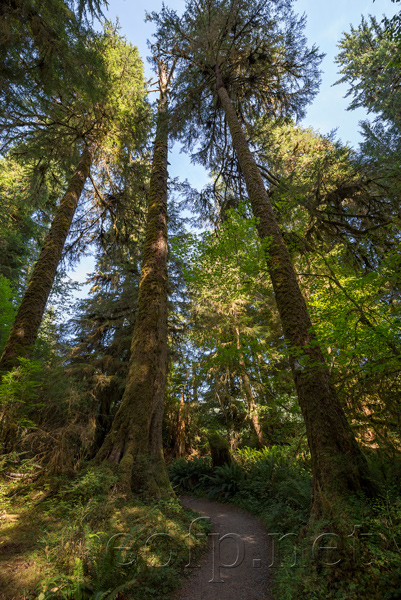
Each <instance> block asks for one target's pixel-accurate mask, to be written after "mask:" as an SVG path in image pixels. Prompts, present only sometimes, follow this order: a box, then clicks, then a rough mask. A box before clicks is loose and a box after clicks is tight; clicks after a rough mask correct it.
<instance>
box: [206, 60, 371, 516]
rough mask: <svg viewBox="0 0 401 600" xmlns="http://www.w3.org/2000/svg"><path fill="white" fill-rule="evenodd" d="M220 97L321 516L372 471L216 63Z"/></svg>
mask: <svg viewBox="0 0 401 600" xmlns="http://www.w3.org/2000/svg"><path fill="white" fill-rule="evenodd" d="M216 84H217V91H218V95H219V98H220V101H221V104H222V107H223V110H224V112H225V116H226V120H227V123H228V126H229V129H230V133H231V137H232V141H233V146H234V149H235V152H236V154H237V158H238V161H239V164H240V167H241V170H242V173H243V175H244V178H245V183H246V188H247V192H248V196H249V201H250V203H251V207H252V211H253V214H254V216H255V217H256V220H257V230H258V235H259V237H260V239H261V241H262V244H263V246H264V249H265V255H266V261H267V267H268V270H269V274H270V277H271V281H272V284H273V290H274V294H275V298H276V303H277V307H278V311H279V314H280V319H281V324H282V327H283V332H284V335H285V339H286V343H287V347H288V351H289V360H290V364H291V369H292V374H293V378H294V382H295V386H296V390H297V395H298V399H299V403H300V407H301V410H302V414H303V417H304V420H305V425H306V432H307V437H308V443H309V448H310V452H311V460H312V474H313V503H314V510H315V511H317V512H320V507H321V506H322V501H323V498H322V495H323V496H324V495H325V494H326V493H327V492H328V491H330V493H332V494H335V493H336V492H338V494H339V495H344V494H346V493H347V492H349V491H359V490H364V491H366V492H367V493H372V491H373V484H372V483H371V480H370V478H369V469H368V465H367V462H366V459H365V457H364V456H363V454H362V452H361V450H360V448H359V446H358V444H357V442H356V440H355V437H354V435H353V432H352V430H351V427H350V425H349V423H348V421H347V419H346V416H345V414H344V411H343V409H342V407H341V404H340V402H339V400H338V397H337V395H336V392H335V390H334V387H333V385H332V382H331V378H330V374H329V372H328V369H327V367H326V365H325V361H324V357H323V354H322V351H321V349H320V347H319V344H318V342H317V340H316V337H315V334H314V332H313V328H312V324H311V321H310V318H309V314H308V310H307V307H306V303H305V300H304V297H303V295H302V292H301V290H300V288H299V285H298V281H297V278H296V274H295V270H294V267H293V265H292V263H291V258H290V255H289V252H288V249H287V247H286V245H285V243H284V241H283V238H282V235H281V232H280V229H279V227H278V223H277V221H276V218H275V215H274V213H273V209H272V206H271V203H270V199H269V196H268V193H267V191H266V189H265V186H264V184H263V180H262V177H261V174H260V171H259V169H258V167H257V165H256V162H255V160H254V158H253V155H252V153H251V151H250V149H249V146H248V143H247V141H246V139H245V135H244V133H243V130H242V127H241V125H240V122H239V120H238V117H237V114H236V111H235V109H234V107H233V105H232V103H231V100H230V97H229V95H228V92H227V89H226V88H225V86H224V82H223V79H222V75H221V72H220V68H219V66H218V65H216Z"/></svg>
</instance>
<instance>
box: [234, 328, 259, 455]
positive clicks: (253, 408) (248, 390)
mask: <svg viewBox="0 0 401 600" xmlns="http://www.w3.org/2000/svg"><path fill="white" fill-rule="evenodd" d="M234 331H235V338H236V343H237V351H238V364H239V367H240V372H241V379H242V384H243V386H244V390H245V396H246V400H247V403H248V414H249V418H250V421H251V423H252V426H253V429H254V431H255V433H256V437H257V438H258V443H259V446H260V447H261V448H263V446H264V445H265V439H264V435H263V431H262V427H261V426H260V420H259V414H258V407H257V404H256V402H255V398H254V396H253V391H252V386H251V380H250V379H249V375H248V371H247V370H246V364H245V360H244V354H243V352H242V348H241V339H240V333H239V329H238V327H234Z"/></svg>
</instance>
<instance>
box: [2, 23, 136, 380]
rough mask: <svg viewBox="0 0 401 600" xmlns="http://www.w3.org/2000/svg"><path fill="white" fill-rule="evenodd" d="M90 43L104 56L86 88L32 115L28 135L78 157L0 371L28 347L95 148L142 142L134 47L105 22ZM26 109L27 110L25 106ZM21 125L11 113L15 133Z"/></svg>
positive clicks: (25, 352)
mask: <svg viewBox="0 0 401 600" xmlns="http://www.w3.org/2000/svg"><path fill="white" fill-rule="evenodd" d="M92 43H93V44H94V46H95V48H96V50H97V51H98V52H99V53H101V55H102V56H103V60H104V65H105V69H104V70H102V71H100V73H98V77H100V79H96V78H94V76H93V73H90V74H88V75H91V77H90V79H89V82H87V87H86V88H85V89H86V90H87V93H85V89H84V90H81V93H76V91H75V90H73V91H72V94H71V96H70V97H68V98H60V97H59V98H56V99H55V100H54V101H53V105H52V110H51V111H50V114H49V113H44V114H42V115H41V119H40V120H37V119H36V120H35V119H33V120H32V133H31V135H32V137H33V140H34V142H35V143H36V144H37V145H39V147H41V145H42V144H43V138H44V141H45V142H46V143H47V144H50V143H53V144H55V143H56V142H57V141H58V142H64V143H68V141H69V140H72V141H73V142H74V146H75V147H76V148H77V149H80V151H81V156H80V158H79V161H78V164H77V165H76V168H75V171H74V173H73V175H72V177H71V179H70V181H69V183H68V186H67V189H66V192H65V194H64V197H63V199H62V201H61V202H60V205H59V207H58V209H57V211H56V214H55V217H54V220H53V223H52V226H51V228H50V231H49V233H48V235H47V237H46V240H45V242H44V245H43V248H42V251H41V254H40V256H39V258H38V261H37V262H36V264H35V267H34V270H33V273H32V277H31V279H30V282H29V284H28V288H27V290H26V292H25V294H24V297H23V299H22V302H21V304H20V306H19V309H18V312H17V315H16V318H15V322H14V325H13V328H12V330H11V333H10V336H9V339H8V341H7V344H6V347H5V349H4V352H3V355H2V358H1V362H0V369H1V370H10V369H11V368H12V367H14V366H16V365H17V364H18V357H19V356H28V355H29V353H30V351H31V350H32V346H33V344H34V342H35V339H36V336H37V332H38V328H39V325H40V322H41V320H42V316H43V313H44V310H45V306H46V302H47V299H48V296H49V294H50V291H51V288H52V285H53V281H54V278H55V275H56V272H57V267H58V264H59V262H60V260H61V257H62V252H63V248H64V244H65V240H66V238H67V235H68V233H69V229H70V226H71V223H72V220H73V217H74V214H75V211H76V209H77V205H78V201H79V198H80V196H81V194H82V191H83V189H84V185H85V182H86V180H87V178H88V176H89V174H90V169H91V166H92V163H93V160H94V156H95V153H96V151H97V150H99V151H100V149H101V148H107V146H108V145H112V144H117V143H119V144H129V145H130V147H131V151H134V150H135V147H137V146H138V145H141V144H142V143H143V141H144V135H145V132H146V126H147V122H148V110H147V105H146V102H145V100H144V90H145V88H144V79H143V70H142V64H141V61H140V59H139V57H138V53H137V50H136V49H135V48H132V47H130V46H128V45H127V44H126V43H125V42H124V41H123V40H122V39H121V38H119V37H118V36H117V34H116V32H115V31H114V30H113V29H112V28H111V27H108V29H106V32H105V34H104V35H103V36H99V37H95V38H94V39H93V41H92ZM94 92H95V93H94ZM74 100H75V102H74ZM27 110H28V112H29V110H30V108H29V106H28V109H27ZM81 115H82V116H81ZM21 127H22V124H21V122H20V119H19V117H18V116H17V118H16V119H15V129H16V130H17V135H19V134H18V130H19V129H21Z"/></svg>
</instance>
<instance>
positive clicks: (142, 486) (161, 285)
mask: <svg viewBox="0 0 401 600" xmlns="http://www.w3.org/2000/svg"><path fill="white" fill-rule="evenodd" d="M159 79H160V100H159V108H158V115H157V127H156V139H155V145H154V151H153V163H152V173H151V178H150V185H149V195H148V215H147V225H146V239H145V245H144V253H143V262H142V271H141V279H140V283H139V297H138V314H137V318H136V321H135V328H134V333H133V339H132V345H131V359H130V366H129V371H128V376H127V381H126V387H125V391H124V394H123V397H122V400H121V405H120V407H119V409H118V411H117V414H116V416H115V418H114V421H113V425H112V427H111V430H110V432H109V434H108V435H107V437H106V439H105V441H104V443H103V445H102V447H101V448H100V450H99V452H98V454H97V456H96V459H95V461H96V462H97V463H99V462H101V461H104V460H109V461H111V462H114V463H118V473H119V487H120V489H121V490H122V491H125V492H129V491H130V490H135V491H138V490H144V491H146V492H147V493H148V494H151V495H154V496H159V495H160V494H162V493H165V492H167V493H169V492H170V490H171V488H170V484H169V481H168V477H167V471H166V467H165V463H164V458H163V447H162V419H163V409H164V390H165V382H166V362H167V283H168V282H167V175H168V173H167V142H168V110H167V86H168V75H167V70H166V67H165V65H163V64H160V65H159Z"/></svg>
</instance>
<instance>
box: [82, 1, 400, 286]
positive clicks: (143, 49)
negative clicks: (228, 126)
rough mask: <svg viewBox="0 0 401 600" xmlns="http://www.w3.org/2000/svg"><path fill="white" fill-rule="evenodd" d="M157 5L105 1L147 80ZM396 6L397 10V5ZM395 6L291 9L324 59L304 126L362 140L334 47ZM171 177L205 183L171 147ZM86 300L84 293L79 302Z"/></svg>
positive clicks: (178, 6) (178, 4)
mask: <svg viewBox="0 0 401 600" xmlns="http://www.w3.org/2000/svg"><path fill="white" fill-rule="evenodd" d="M165 3H166V4H167V5H168V6H169V7H170V8H173V9H175V10H177V12H179V13H180V12H181V11H182V10H183V8H184V6H185V2H184V0H170V1H169V0H166V2H165ZM161 4H162V1H161V0H109V9H108V11H107V13H106V16H107V18H108V19H111V20H112V21H115V20H116V18H117V17H118V18H119V21H120V25H121V33H122V34H123V35H125V36H126V38H127V39H128V40H129V41H130V42H131V43H132V44H133V45H135V46H138V48H139V52H140V53H141V55H142V57H143V59H144V64H145V71H146V76H147V77H149V78H151V77H153V73H152V66H151V64H149V63H148V62H147V61H146V56H148V54H149V49H148V46H147V40H148V39H151V37H152V33H153V25H152V23H149V22H146V23H145V13H146V12H151V11H156V12H157V11H158V10H159V9H160V7H161ZM398 6H399V5H398ZM396 7H397V4H393V3H392V2H391V0H376V2H373V0H335V1H327V0H297V1H296V2H295V3H294V10H295V12H297V13H299V14H302V13H305V14H306V16H307V25H306V29H305V34H306V37H307V39H308V43H309V44H310V45H312V44H316V45H317V46H318V47H319V48H320V51H321V52H324V53H325V54H326V56H325V58H324V60H323V62H322V65H321V69H322V71H323V73H322V84H321V87H320V92H319V94H318V95H317V97H316V99H315V100H314V102H313V104H311V106H310V107H309V109H308V111H307V116H306V118H305V120H304V125H307V126H311V127H313V128H314V129H316V130H318V131H320V132H321V133H328V132H329V131H331V130H332V129H335V128H338V132H337V135H338V137H339V138H341V139H342V141H343V142H349V143H350V144H351V145H352V146H354V147H355V146H357V145H358V142H359V140H360V135H359V127H358V122H359V121H360V120H361V119H363V118H364V117H365V116H366V114H365V113H364V111H363V110H361V109H360V110H354V111H347V107H348V104H349V99H347V98H344V96H345V94H346V92H347V88H346V86H344V85H336V86H334V87H333V84H334V83H335V82H336V81H337V80H338V79H339V75H338V66H337V65H336V64H335V56H336V54H337V53H338V48H337V44H338V42H339V40H340V39H341V37H342V33H343V32H344V31H349V29H350V24H352V25H354V26H355V27H356V26H357V25H359V23H360V21H361V15H364V16H367V15H369V14H371V15H376V16H377V17H378V18H381V16H382V15H383V14H385V15H387V16H391V15H393V14H394V13H395V12H396ZM169 162H170V163H171V166H170V168H169V169H170V171H169V172H170V175H171V176H172V177H181V178H182V179H185V178H187V179H188V180H189V181H190V183H191V184H192V185H193V186H195V187H198V188H200V187H202V186H203V184H204V183H205V174H204V171H203V169H202V168H201V167H199V166H195V165H191V163H190V160H189V158H188V157H187V156H186V155H184V154H182V153H180V151H179V148H178V147H174V148H173V151H172V153H171V155H170V157H169ZM92 266H93V262H92V261H91V260H90V259H89V258H86V259H84V260H83V261H82V262H81V263H80V264H79V265H78V266H77V268H76V270H75V272H74V273H72V274H71V276H72V277H73V278H74V279H76V280H78V281H84V280H85V278H86V274H87V272H88V271H90V270H91V269H92ZM85 294H86V289H83V290H82V293H80V294H79V295H80V296H84V295H85Z"/></svg>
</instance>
